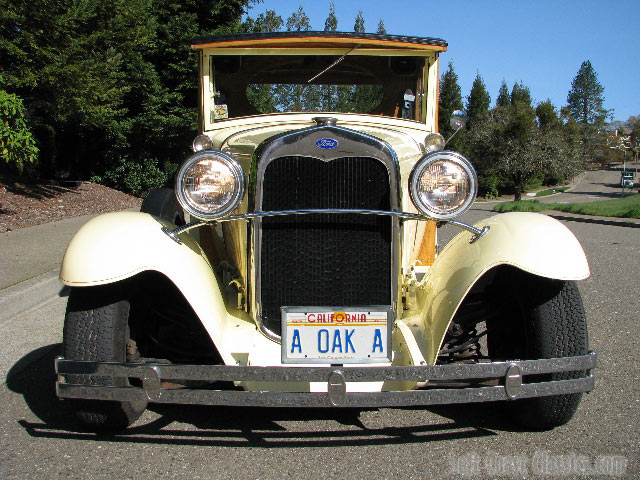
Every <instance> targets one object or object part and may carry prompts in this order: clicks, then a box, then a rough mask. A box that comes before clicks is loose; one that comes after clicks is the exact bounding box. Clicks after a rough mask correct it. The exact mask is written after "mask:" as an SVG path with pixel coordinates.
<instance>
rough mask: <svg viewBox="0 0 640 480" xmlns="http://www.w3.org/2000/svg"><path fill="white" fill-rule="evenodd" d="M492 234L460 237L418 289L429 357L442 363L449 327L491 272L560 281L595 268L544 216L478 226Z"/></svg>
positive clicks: (503, 218)
mask: <svg viewBox="0 0 640 480" xmlns="http://www.w3.org/2000/svg"><path fill="white" fill-rule="evenodd" d="M476 226H477V227H478V228H482V227H484V226H489V227H490V230H489V232H487V234H486V235H484V236H483V237H482V238H480V239H479V240H477V241H476V242H474V243H469V240H470V239H471V236H472V234H471V233H469V232H462V233H460V234H459V235H457V236H456V237H455V238H454V239H453V240H451V242H449V244H448V245H447V246H446V247H445V248H444V249H443V250H442V252H441V253H440V254H439V255H438V258H437V259H436V261H435V262H434V264H433V267H432V268H431V269H430V270H429V273H428V275H427V276H426V277H425V279H424V280H423V282H422V283H421V285H420V288H419V289H418V292H417V294H418V304H419V305H421V306H422V308H423V310H422V312H424V313H423V316H422V318H423V322H424V323H423V328H424V332H423V335H424V337H423V339H424V347H423V348H424V349H425V350H424V351H423V355H424V357H425V359H427V361H428V362H429V363H430V364H433V363H434V362H435V360H436V357H437V354H438V351H439V350H440V345H441V344H442V341H443V339H444V335H445V333H446V331H447V328H448V326H449V323H450V322H451V320H452V318H453V316H454V315H455V313H456V311H457V309H458V307H459V306H460V304H461V303H462V301H463V299H464V297H465V296H466V295H467V293H468V292H469V290H470V289H471V288H472V287H473V285H474V284H475V283H476V282H477V281H478V280H479V279H480V278H481V277H482V276H483V275H484V274H485V273H486V272H487V271H489V270H490V269H492V268H494V267H496V266H499V265H511V266H513V267H516V268H518V269H520V270H524V271H525V272H529V273H532V274H534V275H538V276H541V277H547V278H553V279H558V280H582V279H585V278H587V277H588V276H589V265H588V263H587V258H586V256H585V254H584V251H583V249H582V246H581V245H580V243H579V242H578V240H577V239H576V237H575V236H574V235H573V233H571V231H570V230H569V229H568V228H567V227H565V226H564V225H562V224H561V223H560V222H559V221H557V220H555V219H553V218H551V217H548V216H546V215H541V214H538V213H506V214H500V215H496V216H494V217H491V218H488V219H486V220H484V221H482V222H479V223H478V224H477V225H476Z"/></svg>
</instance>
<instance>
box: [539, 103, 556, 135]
mask: <svg viewBox="0 0 640 480" xmlns="http://www.w3.org/2000/svg"><path fill="white" fill-rule="evenodd" d="M536 117H538V125H539V126H540V129H542V130H543V131H550V130H555V129H557V128H560V126H561V125H562V124H561V123H560V119H559V118H558V114H557V113H556V108H555V107H554V106H553V103H551V100H549V99H547V100H545V101H544V102H540V103H539V104H538V106H537V107H536Z"/></svg>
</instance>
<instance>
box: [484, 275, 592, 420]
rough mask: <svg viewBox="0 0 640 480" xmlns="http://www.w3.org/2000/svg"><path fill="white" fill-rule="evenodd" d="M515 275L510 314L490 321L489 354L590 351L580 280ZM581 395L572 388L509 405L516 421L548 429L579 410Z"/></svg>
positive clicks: (561, 376) (537, 378) (560, 376)
mask: <svg viewBox="0 0 640 480" xmlns="http://www.w3.org/2000/svg"><path fill="white" fill-rule="evenodd" d="M515 276H517V277H518V278H511V279H510V281H509V285H511V286H512V288H510V289H509V290H510V292H509V293H510V294H511V295H510V298H511V299H512V300H511V302H513V303H512V304H511V305H510V307H511V308H508V309H506V310H505V311H506V312H508V313H507V315H509V313H510V314H511V318H508V317H504V318H503V319H501V321H500V320H499V322H500V323H501V324H496V323H494V324H489V325H488V327H489V329H490V330H489V338H488V339H487V341H488V347H489V354H490V355H491V356H492V357H497V358H499V359H504V360H509V359H516V358H517V359H540V358H557V357H569V356H576V355H584V354H586V353H587V351H588V337H587V324H586V319H585V314H584V307H583V305H582V298H581V296H580V292H579V291H578V287H577V286H576V283H575V282H571V281H558V280H551V279H546V278H542V277H536V276H533V275H529V274H526V273H524V272H518V273H515ZM503 285H505V284H504V283H503ZM514 313H515V315H513V314H514ZM518 320H520V321H518ZM496 329H497V332H496ZM492 330H493V332H492ZM492 337H493V338H492ZM585 374H586V372H560V373H553V374H548V375H534V376H529V377H525V379H524V381H525V383H535V382H544V381H554V380H567V379H573V378H581V377H584V376H585ZM581 398H582V394H581V393H570V394H563V395H553V396H547V397H537V398H532V399H525V400H516V401H514V402H509V403H507V406H508V407H509V410H510V411H511V414H512V416H513V418H514V420H515V422H516V423H517V424H519V425H521V426H523V427H526V428H531V429H550V428H554V427H557V426H560V425H564V424H565V423H567V422H568V421H569V420H570V419H571V418H572V417H573V415H574V413H575V412H576V410H577V409H578V405H579V404H580V400H581Z"/></svg>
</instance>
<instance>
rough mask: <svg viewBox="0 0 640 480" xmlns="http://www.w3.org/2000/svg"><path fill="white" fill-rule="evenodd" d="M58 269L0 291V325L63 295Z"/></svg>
mask: <svg viewBox="0 0 640 480" xmlns="http://www.w3.org/2000/svg"><path fill="white" fill-rule="evenodd" d="M63 290H64V286H63V285H62V283H61V282H60V280H59V278H58V269H55V270H51V271H49V272H46V273H43V274H41V275H38V276H37V277H33V278H30V279H28V280H24V281H22V282H20V283H17V284H15V285H12V286H10V287H7V288H5V289H3V290H0V325H2V324H4V323H6V322H8V321H9V320H12V319H13V318H15V317H17V316H18V315H20V314H22V313H24V312H26V311H27V310H30V309H32V308H34V307H37V306H39V305H42V304H43V303H46V302H48V301H50V300H53V299H54V298H56V297H58V296H64V295H63Z"/></svg>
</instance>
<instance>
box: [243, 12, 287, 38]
mask: <svg viewBox="0 0 640 480" xmlns="http://www.w3.org/2000/svg"><path fill="white" fill-rule="evenodd" d="M283 25H284V22H283V20H282V17H281V16H280V15H276V12H275V10H267V11H266V12H265V13H261V14H260V15H258V16H257V17H256V18H255V19H253V18H251V17H247V19H246V20H245V21H244V24H243V25H242V30H243V31H245V32H248V33H260V32H277V31H279V30H280V29H281V28H282V26H283Z"/></svg>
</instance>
